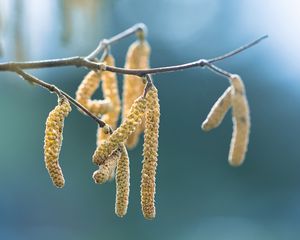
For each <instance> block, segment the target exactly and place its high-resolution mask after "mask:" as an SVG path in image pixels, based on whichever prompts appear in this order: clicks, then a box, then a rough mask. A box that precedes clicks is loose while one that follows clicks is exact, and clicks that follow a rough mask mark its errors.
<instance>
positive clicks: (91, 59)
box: [0, 23, 267, 127]
mask: <svg viewBox="0 0 300 240" xmlns="http://www.w3.org/2000/svg"><path fill="white" fill-rule="evenodd" d="M146 32H147V28H146V26H145V25H144V24H142V23H139V24H136V25H134V26H132V27H131V28H128V29H127V30H125V31H123V32H121V33H119V34H117V35H115V36H113V37H111V38H109V39H103V40H102V41H100V43H99V44H98V46H97V48H96V49H95V50H93V51H92V52H91V53H90V54H89V55H87V56H86V57H69V58H60V59H49V60H40V61H27V62H6V63H0V71H10V72H16V73H17V74H19V75H20V76H21V77H23V78H24V79H25V80H27V81H29V82H31V83H34V84H36V85H39V86H41V87H43V88H46V89H47V90H49V91H50V92H55V93H56V94H58V95H64V96H65V97H66V98H67V99H68V100H69V101H70V102H71V103H72V104H73V105H75V106H76V107H77V108H79V109H81V110H82V111H83V112H84V113H86V114H87V115H88V116H89V117H91V118H92V119H93V120H95V121H96V122H97V123H98V124H99V126H100V127H104V126H105V123H104V122H103V121H101V120H100V119H99V118H98V117H96V116H95V115H93V114H92V113H91V112H90V111H89V110H87V109H86V108H85V107H84V106H82V105H81V104H80V103H78V102H77V101H76V100H75V99H73V98H72V97H71V96H69V95H68V94H67V93H65V92H64V91H62V90H60V89H59V88H57V87H56V86H55V85H51V84H48V83H46V82H44V81H42V80H40V79H38V78H36V77H34V76H32V75H30V74H28V73H26V72H25V71H23V70H24V69H35V68H51V67H64V66H75V67H86V68H88V69H92V70H105V71H110V72H115V73H119V74H129V75H136V76H140V77H146V81H147V82H148V84H147V85H146V86H148V87H149V86H150V85H151V82H152V79H151V76H150V74H151V75H154V74H159V73H168V72H175V71H181V70H184V69H188V68H194V67H207V68H208V69H209V70H211V71H213V72H215V73H217V74H220V75H222V76H225V77H230V76H231V73H229V72H227V71H225V70H223V69H221V68H219V67H217V66H215V65H214V64H213V63H214V62H217V61H221V60H224V59H225V58H228V57H231V56H234V55H236V54H238V53H240V52H242V51H244V50H246V49H248V48H250V47H252V46H254V45H256V44H258V43H259V42H260V41H262V40H263V39H265V38H267V35H265V36H262V37H260V38H258V39H257V40H255V41H253V42H251V43H249V44H246V45H244V46H242V47H240V48H238V49H236V50H233V51H231V52H229V53H226V54H224V55H222V56H218V57H215V58H211V59H208V60H206V59H199V60H197V61H193V62H189V63H185V64H180V65H174V66H166V67H157V68H149V69H126V68H120V67H113V66H108V65H106V64H104V63H103V62H100V63H99V62H95V60H96V58H97V56H98V55H99V54H100V53H101V52H102V51H103V54H102V57H101V58H100V59H101V60H103V56H105V54H107V52H108V50H109V47H110V45H111V44H113V43H116V42H118V41H120V40H122V39H124V38H126V37H128V36H131V35H133V34H136V36H137V37H138V39H139V40H140V41H143V40H144V39H145V37H146ZM147 90H148V89H147V88H145V91H144V95H145V94H146V93H147Z"/></svg>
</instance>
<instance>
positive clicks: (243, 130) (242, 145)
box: [228, 75, 250, 166]
mask: <svg viewBox="0 0 300 240" xmlns="http://www.w3.org/2000/svg"><path fill="white" fill-rule="evenodd" d="M230 82H231V85H232V90H231V101H232V114H233V117H232V120H233V134H232V139H231V144H230V151H229V159H228V160H229V163H230V164H231V165H232V166H239V165H241V164H242V163H243V161H244V159H245V154H246V152H247V147H248V141H249V133H250V113H249V106H248V101H247V97H246V92H245V87H244V84H243V81H242V80H241V78H240V77H239V76H238V75H232V76H231V78H230Z"/></svg>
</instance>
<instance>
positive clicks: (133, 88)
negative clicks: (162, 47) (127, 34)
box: [122, 40, 151, 148]
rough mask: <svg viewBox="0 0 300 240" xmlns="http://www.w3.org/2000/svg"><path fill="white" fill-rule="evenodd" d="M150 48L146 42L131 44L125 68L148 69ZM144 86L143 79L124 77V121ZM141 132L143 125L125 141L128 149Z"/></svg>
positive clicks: (132, 76) (135, 142)
mask: <svg viewBox="0 0 300 240" xmlns="http://www.w3.org/2000/svg"><path fill="white" fill-rule="evenodd" d="M150 52H151V49H150V46H149V44H148V42H147V41H145V40H144V41H140V40H137V41H136V42H134V43H132V44H131V45H130V47H129V49H128V52H127V56H126V63H125V68H127V69H146V68H149V56H150ZM144 86H145V84H144V83H143V79H142V78H140V77H137V76H134V75H124V82H123V108H122V111H123V112H122V119H123V121H124V120H125V119H126V117H127V115H128V112H129V110H130V108H131V105H132V104H133V102H134V100H135V99H137V98H138V97H139V96H141V95H142V93H143V90H144ZM142 131H143V124H142V125H140V127H139V128H137V129H136V130H135V131H134V132H133V133H132V134H131V135H130V136H129V137H128V139H127V142H126V145H127V147H129V148H133V147H135V146H136V144H137V143H138V140H139V136H140V133H141V132H142Z"/></svg>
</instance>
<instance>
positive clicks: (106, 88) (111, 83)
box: [97, 55, 121, 146]
mask: <svg viewBox="0 0 300 240" xmlns="http://www.w3.org/2000/svg"><path fill="white" fill-rule="evenodd" d="M104 61H105V63H106V64H107V65H109V66H115V60H114V58H113V56H112V55H107V57H106V58H105V60H104ZM102 91H103V95H104V98H105V99H108V100H109V101H110V102H111V111H109V112H107V113H106V114H104V115H103V116H102V118H101V120H102V121H104V122H105V123H106V124H108V125H109V126H110V127H111V128H112V129H115V128H116V127H117V122H118V119H119V114H120V110H121V103H120V96H119V90H118V80H117V76H116V73H113V72H109V71H103V72H102ZM108 137H109V134H106V133H105V132H104V131H103V129H102V128H98V131H97V145H98V146H99V145H100V143H101V141H103V140H105V139H107V138H108Z"/></svg>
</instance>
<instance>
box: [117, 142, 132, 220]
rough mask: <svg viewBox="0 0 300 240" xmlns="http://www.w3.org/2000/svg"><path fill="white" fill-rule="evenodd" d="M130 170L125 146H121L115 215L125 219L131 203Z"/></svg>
mask: <svg viewBox="0 0 300 240" xmlns="http://www.w3.org/2000/svg"><path fill="white" fill-rule="evenodd" d="M129 186H130V169H129V157H128V153H127V150H126V147H125V145H124V144H121V157H120V159H119V160H118V161H117V170H116V204H115V213H116V215H117V216H119V217H123V216H125V215H126V213H127V208H128V201H129Z"/></svg>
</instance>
